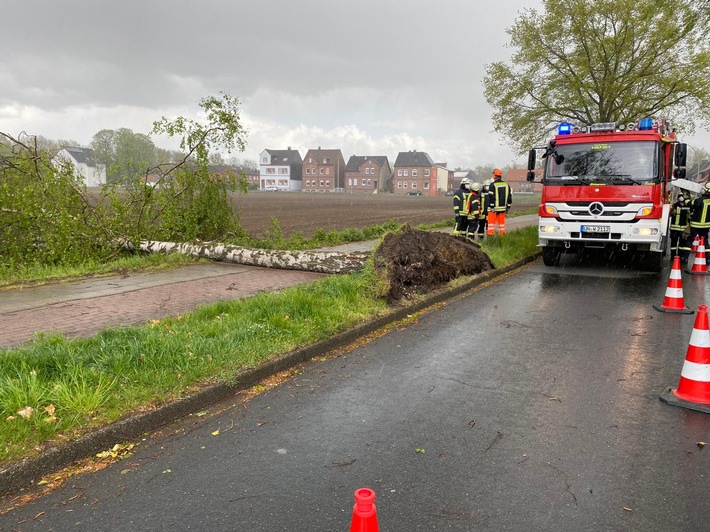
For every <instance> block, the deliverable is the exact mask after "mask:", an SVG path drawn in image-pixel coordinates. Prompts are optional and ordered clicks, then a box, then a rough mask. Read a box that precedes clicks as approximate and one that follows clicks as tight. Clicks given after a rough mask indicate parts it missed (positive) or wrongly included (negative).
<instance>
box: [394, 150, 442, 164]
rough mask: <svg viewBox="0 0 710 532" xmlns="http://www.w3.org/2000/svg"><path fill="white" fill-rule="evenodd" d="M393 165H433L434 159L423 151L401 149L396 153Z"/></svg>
mask: <svg viewBox="0 0 710 532" xmlns="http://www.w3.org/2000/svg"><path fill="white" fill-rule="evenodd" d="M394 165H395V166H434V161H432V160H431V157H429V155H428V154H427V153H426V152H423V151H416V150H415V151H401V152H399V154H398V155H397V160H396V161H395V162H394Z"/></svg>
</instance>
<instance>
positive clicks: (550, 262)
mask: <svg viewBox="0 0 710 532" xmlns="http://www.w3.org/2000/svg"><path fill="white" fill-rule="evenodd" d="M561 256H562V251H561V250H560V249H559V248H555V247H551V246H544V247H543V248H542V262H544V263H545V266H557V265H558V264H559V263H560V257H561Z"/></svg>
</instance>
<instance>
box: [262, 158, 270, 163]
mask: <svg viewBox="0 0 710 532" xmlns="http://www.w3.org/2000/svg"><path fill="white" fill-rule="evenodd" d="M261 162H262V163H268V162H269V158H268V157H264V158H263V159H262V160H261Z"/></svg>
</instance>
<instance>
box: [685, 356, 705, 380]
mask: <svg viewBox="0 0 710 532" xmlns="http://www.w3.org/2000/svg"><path fill="white" fill-rule="evenodd" d="M680 376H681V377H685V378H686V379H690V380H691V381H695V382H710V364H696V363H695V362H690V361H688V360H686V361H685V362H684V363H683V370H682V371H681V372H680Z"/></svg>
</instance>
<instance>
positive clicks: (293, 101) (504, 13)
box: [0, 0, 710, 168]
mask: <svg viewBox="0 0 710 532" xmlns="http://www.w3.org/2000/svg"><path fill="white" fill-rule="evenodd" d="M541 5H542V3H541V1H540V0H496V1H495V2H493V3H489V4H487V5H486V6H485V8H484V7H483V6H482V5H481V3H479V2H476V1H474V0H349V1H341V0H200V1H191V2H188V1H185V0H140V1H136V0H121V1H118V2H115V1H111V2H109V1H104V0H65V1H63V2H58V1H56V0H31V1H24V2H23V1H20V0H3V1H2V17H3V21H4V23H3V28H2V31H0V50H2V53H0V131H4V132H7V133H10V134H13V135H17V134H19V133H20V132H22V131H24V132H27V133H29V134H39V135H43V136H45V137H48V138H50V139H72V140H75V141H77V142H78V143H79V144H80V145H87V146H88V145H89V143H90V142H91V139H92V136H93V135H94V133H96V132H97V131H99V130H101V129H119V128H122V127H125V128H130V129H132V130H133V131H134V132H140V133H149V131H150V129H151V127H152V123H153V121H154V120H158V119H160V118H161V117H162V116H165V117H168V118H172V117H175V116H178V115H181V116H186V117H190V118H194V119H197V120H200V119H201V118H200V116H199V114H198V111H199V108H198V106H197V103H198V102H199V100H200V99H201V98H204V97H206V96H210V95H215V96H217V95H218V93H219V92H220V91H223V92H226V93H229V94H230V95H232V96H235V97H237V98H239V100H240V102H241V105H240V109H241V118H242V121H243V124H244V125H245V127H246V128H247V130H248V137H247V148H246V151H245V152H244V153H234V154H232V155H234V156H236V157H238V158H240V159H243V158H248V159H253V160H257V158H258V154H259V153H260V152H261V151H262V150H263V149H264V148H271V149H285V148H287V147H288V146H291V147H293V148H297V149H299V151H300V152H301V155H302V156H303V155H305V153H306V151H307V150H308V149H309V148H317V147H318V146H321V147H322V148H328V149H338V148H339V149H341V150H342V152H343V156H344V157H345V159H346V161H347V159H348V158H349V157H350V156H351V155H387V156H388V157H389V158H390V162H391V163H393V162H394V159H395V158H396V156H397V153H398V152H400V151H407V150H413V149H416V150H420V151H426V152H427V153H429V155H430V156H431V157H432V159H434V160H435V161H436V162H446V163H448V166H449V167H450V168H454V167H459V166H460V167H465V168H473V167H475V166H478V165H486V164H493V165H495V166H504V165H506V164H510V163H511V162H512V161H513V160H517V161H520V162H521V163H522V162H523V161H524V160H525V159H524V158H523V157H520V156H517V157H516V156H515V154H514V153H513V152H512V150H511V149H510V148H509V147H508V146H507V145H505V144H504V140H503V139H502V138H500V137H498V136H497V135H496V134H494V133H492V132H491V130H492V123H491V119H490V116H491V109H490V108H489V107H488V105H487V104H486V102H485V99H484V97H483V87H482V83H481V81H482V79H483V76H484V74H485V67H484V65H485V64H486V63H491V62H493V61H500V60H503V61H506V60H507V59H508V58H509V57H510V54H511V49H510V48H507V47H506V44H507V42H508V35H507V33H506V32H505V29H506V28H508V27H510V26H511V25H512V24H513V22H514V20H515V18H516V16H517V15H518V14H520V13H521V12H522V10H524V9H528V8H536V9H538V10H539V9H540V8H541ZM709 138H710V135H708V134H707V132H699V135H698V137H696V138H690V139H685V140H687V141H688V142H690V143H691V144H692V143H693V142H697V145H698V147H705V148H706V149H708V148H710V143H707V142H706V143H705V144H706V145H705V146H703V145H702V144H701V141H702V140H703V139H709ZM153 141H154V142H155V144H156V145H158V146H161V147H165V148H171V149H175V148H177V146H176V145H172V144H170V142H169V141H168V140H167V139H165V138H160V137H154V138H153ZM224 155H225V156H227V154H226V153H225V154H224Z"/></svg>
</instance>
